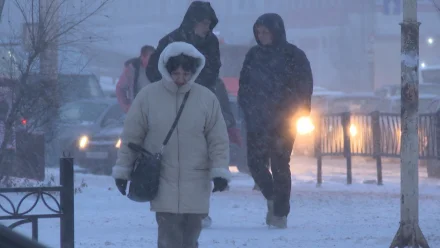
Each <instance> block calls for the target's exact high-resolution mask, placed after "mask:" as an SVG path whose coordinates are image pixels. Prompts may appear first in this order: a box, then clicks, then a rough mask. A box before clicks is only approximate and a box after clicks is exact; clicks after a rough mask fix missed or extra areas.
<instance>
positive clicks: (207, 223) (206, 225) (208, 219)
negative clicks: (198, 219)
mask: <svg viewBox="0 0 440 248" xmlns="http://www.w3.org/2000/svg"><path fill="white" fill-rule="evenodd" d="M211 225H212V219H211V217H209V216H206V217H205V218H203V220H202V228H210V227H211Z"/></svg>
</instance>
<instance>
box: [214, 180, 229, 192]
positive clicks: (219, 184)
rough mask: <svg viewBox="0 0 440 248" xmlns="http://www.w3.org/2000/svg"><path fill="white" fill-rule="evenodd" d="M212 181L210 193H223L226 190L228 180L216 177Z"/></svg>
mask: <svg viewBox="0 0 440 248" xmlns="http://www.w3.org/2000/svg"><path fill="white" fill-rule="evenodd" d="M212 181H214V189H213V190H212V192H217V191H220V192H222V191H225V190H226V188H227V187H228V180H226V179H224V178H221V177H216V178H214V179H212Z"/></svg>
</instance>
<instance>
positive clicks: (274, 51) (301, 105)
mask: <svg viewBox="0 0 440 248" xmlns="http://www.w3.org/2000/svg"><path fill="white" fill-rule="evenodd" d="M258 26H265V27H267V28H268V29H269V31H270V32H271V33H272V35H273V42H272V44H271V45H262V44H261V43H260V42H259V40H258V38H257V33H256V28H257V27H258ZM254 35H255V39H256V41H257V43H258V45H256V46H254V47H252V48H251V49H250V50H249V52H248V53H247V54H246V57H245V60H244V63H243V68H242V70H241V73H240V80H239V86H240V87H239V91H238V102H239V105H240V107H241V108H242V110H243V113H244V117H245V121H246V125H247V129H248V131H251V132H252V131H254V132H265V131H271V130H279V129H280V128H281V129H282V130H286V128H289V121H290V119H291V118H292V117H295V116H297V115H298V114H300V111H301V112H303V113H305V114H308V113H310V105H311V96H312V93H313V77H312V70H311V68H310V63H309V60H308V59H307V56H306V55H305V53H304V52H303V51H302V50H301V49H299V48H298V47H296V46H295V45H292V44H290V43H288V42H287V39H286V31H285V28H284V22H283V20H282V18H281V16H279V15H278V14H272V13H269V14H264V15H262V16H260V17H259V18H258V19H257V21H256V22H255V24H254Z"/></svg>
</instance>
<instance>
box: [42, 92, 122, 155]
mask: <svg viewBox="0 0 440 248" xmlns="http://www.w3.org/2000/svg"><path fill="white" fill-rule="evenodd" d="M121 114H123V111H122V109H121V107H120V106H119V104H118V103H117V101H116V100H115V99H106V98H101V99H87V100H80V101H75V102H70V103H67V104H65V105H64V106H62V107H61V108H60V113H59V119H58V120H57V121H56V127H57V129H58V130H57V138H56V139H53V140H51V141H50V142H49V144H47V146H48V148H49V149H50V151H49V154H50V155H51V156H52V157H54V158H59V157H60V156H63V153H64V154H65V155H67V154H72V155H73V154H75V151H76V150H77V149H78V148H80V147H82V146H84V144H86V143H87V141H88V139H89V136H90V135H92V134H94V133H96V132H98V131H99V130H100V129H102V128H105V127H106V126H107V125H108V124H109V123H111V122H112V119H113V117H114V116H120V115H121Z"/></svg>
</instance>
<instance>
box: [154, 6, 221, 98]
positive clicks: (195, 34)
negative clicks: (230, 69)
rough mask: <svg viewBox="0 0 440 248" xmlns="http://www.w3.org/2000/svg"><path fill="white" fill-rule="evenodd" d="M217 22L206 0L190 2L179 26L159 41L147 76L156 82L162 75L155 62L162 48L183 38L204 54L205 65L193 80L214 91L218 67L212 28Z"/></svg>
mask: <svg viewBox="0 0 440 248" xmlns="http://www.w3.org/2000/svg"><path fill="white" fill-rule="evenodd" d="M217 23H218V19H217V16H216V14H215V11H214V9H213V8H212V6H211V4H210V3H209V2H203V1H194V2H192V3H191V5H190V6H189V7H188V10H187V11H186V14H185V16H184V17H183V21H182V23H181V24H180V26H179V27H178V28H177V29H175V30H174V31H172V32H171V33H169V34H167V35H165V37H163V38H162V39H161V40H160V41H159V44H158V46H157V49H156V52H155V53H153V55H152V56H151V57H150V61H149V63H148V66H147V69H146V73H147V77H148V79H149V80H150V81H151V82H156V81H159V80H160V79H161V78H162V76H161V75H160V73H159V70H158V68H157V65H158V60H159V56H160V54H161V53H162V51H163V49H164V48H165V47H166V46H167V45H168V44H170V43H171V42H174V41H184V42H187V43H190V44H191V45H193V46H195V47H196V48H197V50H199V52H200V53H202V54H203V55H204V56H205V58H206V65H205V67H204V68H203V70H202V72H201V73H200V75H199V77H198V78H197V80H196V83H199V84H202V85H204V86H206V87H208V88H209V89H211V90H212V91H214V90H215V85H216V81H217V78H218V75H219V72H220V67H221V62H220V48H219V41H218V38H217V36H216V35H215V34H214V33H213V32H212V31H213V30H214V28H215V26H217Z"/></svg>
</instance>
